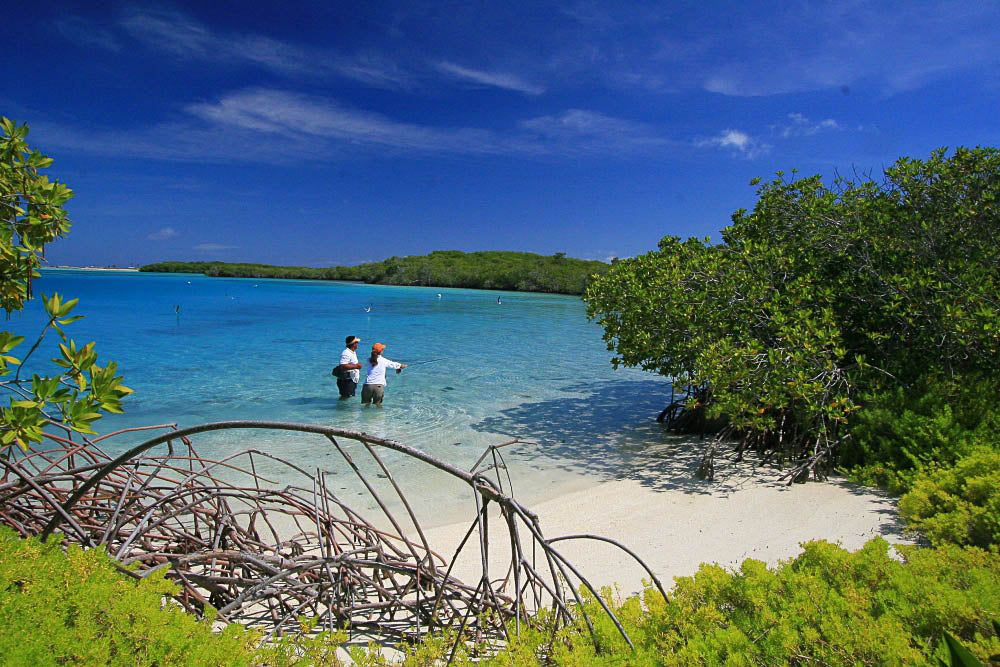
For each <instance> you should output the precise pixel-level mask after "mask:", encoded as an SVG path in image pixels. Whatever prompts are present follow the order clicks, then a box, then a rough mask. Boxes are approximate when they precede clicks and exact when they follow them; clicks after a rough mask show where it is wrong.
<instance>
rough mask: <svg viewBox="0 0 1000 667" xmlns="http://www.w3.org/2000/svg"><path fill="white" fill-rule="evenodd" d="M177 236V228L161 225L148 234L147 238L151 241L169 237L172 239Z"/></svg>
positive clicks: (164, 239) (163, 239)
mask: <svg viewBox="0 0 1000 667" xmlns="http://www.w3.org/2000/svg"><path fill="white" fill-rule="evenodd" d="M175 236H177V230H176V229H174V228H173V227H161V228H160V229H157V230H156V231H155V232H153V233H151V234H149V235H148V236H146V238H147V239H149V240H151V241H166V240H167V239H172V238H174V237H175Z"/></svg>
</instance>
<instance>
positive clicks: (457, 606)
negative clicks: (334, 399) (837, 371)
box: [0, 421, 665, 653]
mask: <svg viewBox="0 0 1000 667" xmlns="http://www.w3.org/2000/svg"><path fill="white" fill-rule="evenodd" d="M155 428H163V427H155ZM222 429H272V430H277V431H294V432H298V433H300V434H301V437H314V438H325V439H326V440H327V441H328V442H329V446H330V447H331V449H332V450H333V451H336V452H338V453H339V454H340V457H341V461H340V464H339V465H337V466H336V467H337V468H338V470H339V471H340V472H344V471H349V472H351V473H353V474H354V475H356V476H357V478H358V480H359V481H360V484H361V485H362V487H363V488H364V489H365V490H366V492H367V499H368V501H369V502H370V501H371V500H373V501H374V502H375V504H376V505H377V506H378V508H379V511H378V512H377V513H376V514H377V516H376V517H374V518H372V517H364V516H363V515H362V513H361V512H359V511H357V510H356V509H354V508H352V506H351V505H349V504H348V503H347V502H346V501H345V499H344V498H341V497H338V495H337V493H335V492H334V491H333V490H332V489H331V488H330V486H329V484H328V479H327V474H326V473H318V474H316V475H311V474H309V473H307V472H306V471H304V470H302V469H301V468H298V467H297V466H295V465H294V464H293V463H291V462H288V461H284V460H282V459H280V458H278V457H276V456H274V455H272V454H269V453H267V452H262V451H259V450H250V449H248V450H244V451H241V452H238V453H236V454H233V455H232V456H229V457H226V458H225V459H223V460H219V461H212V460H208V459H204V458H202V457H200V456H198V455H197V453H196V452H195V449H194V446H193V444H192V441H191V437H192V436H195V435H197V434H199V433H204V432H207V431H215V430H222ZM49 438H50V441H51V442H52V443H54V444H53V445H52V446H51V447H50V448H45V447H38V448H36V449H34V450H30V451H28V452H22V451H20V450H17V449H16V448H10V449H8V450H7V451H6V452H4V454H5V456H0V465H2V466H3V468H4V470H3V474H2V476H0V521H2V522H3V523H4V524H6V525H8V526H11V527H12V528H14V529H15V530H16V531H17V532H18V533H19V534H21V535H22V536H38V537H40V538H42V539H46V538H48V537H50V536H51V535H52V534H53V533H54V532H55V531H60V532H61V533H62V534H63V536H64V537H63V539H64V541H66V542H72V543H77V544H80V545H83V546H85V547H97V546H103V547H104V548H105V549H106V550H107V552H108V553H109V554H110V555H111V556H112V557H113V558H114V559H115V560H116V561H117V562H118V563H120V564H121V566H122V567H123V570H125V569H126V568H127V571H128V572H129V573H130V574H131V575H132V576H136V577H145V576H148V575H149V574H150V573H152V572H155V571H158V570H164V571H165V575H166V576H167V577H168V578H170V579H172V580H174V581H175V582H177V583H178V584H179V586H180V593H179V594H177V595H176V599H177V601H178V602H179V603H180V604H181V605H183V606H184V607H185V608H186V609H187V610H189V611H191V612H194V613H197V614H202V613H204V612H205V611H206V606H207V605H211V606H212V607H214V608H215V609H216V610H218V617H217V618H218V620H220V621H223V622H226V623H241V624H244V625H246V626H249V627H257V628H261V629H263V630H264V631H265V633H266V636H267V637H271V636H274V635H275V634H281V633H287V632H296V631H298V630H299V623H298V619H299V618H300V617H303V616H305V617H311V618H318V619H319V627H320V629H327V630H336V629H344V628H346V629H348V630H349V632H350V633H351V635H352V636H360V637H369V638H372V639H375V640H379V641H387V642H398V641H413V640H418V639H419V638H420V637H422V636H423V635H424V634H426V633H427V632H429V631H439V630H445V629H447V630H450V631H453V632H454V633H455V637H456V639H455V645H454V647H453V649H452V652H453V653H454V651H455V650H456V649H457V647H458V646H459V645H460V644H465V645H466V646H469V647H471V648H472V649H473V650H480V651H487V652H488V651H491V650H494V649H495V648H496V647H497V646H499V645H501V644H502V643H503V642H504V641H506V640H508V639H509V638H510V637H509V636H508V632H510V629H513V632H514V633H519V632H520V628H521V625H522V624H531V623H533V622H535V620H536V618H537V614H538V612H539V611H540V610H542V609H550V610H551V611H552V614H551V618H553V619H555V623H556V624H557V625H561V624H566V623H570V622H573V621H574V618H580V617H582V618H583V620H584V621H585V622H586V624H587V626H588V627H590V628H591V632H593V626H592V624H591V619H589V618H588V617H587V616H586V614H585V612H584V610H583V605H582V600H581V598H580V594H579V589H580V588H581V587H582V588H587V589H589V590H590V591H591V592H592V593H594V594H595V598H596V599H597V601H598V602H599V603H600V604H601V605H602V607H603V608H604V613H606V614H608V615H609V616H610V617H611V618H612V620H613V621H614V623H615V625H616V626H617V627H618V629H619V631H620V632H621V634H622V636H623V637H624V638H625V640H626V641H628V642H629V644H631V641H630V640H629V638H628V635H627V633H626V632H625V630H624V629H623V628H622V626H621V624H619V623H618V620H617V619H616V618H615V617H614V614H613V613H612V611H611V609H610V608H609V607H607V606H606V605H605V604H604V602H603V601H602V600H601V598H600V596H599V595H596V591H595V590H594V587H593V586H592V585H591V584H590V582H588V580H587V579H586V578H585V577H584V575H583V574H582V573H581V572H579V571H578V570H577V569H576V568H575V567H574V566H573V565H572V564H571V563H570V562H568V561H567V560H566V559H565V558H564V557H563V556H562V555H561V554H560V553H559V552H558V551H557V550H556V549H555V548H554V547H553V546H552V545H553V543H555V542H557V541H560V540H568V539H591V540H601V541H604V542H609V543H611V544H614V545H616V546H618V547H619V548H621V549H623V550H624V551H625V552H626V553H628V554H629V555H631V556H632V557H633V558H635V559H636V560H637V561H638V563H639V564H640V565H641V566H642V567H643V568H645V570H646V572H647V573H648V574H649V576H650V579H651V580H652V581H653V582H654V583H655V585H656V586H657V587H658V588H659V590H660V592H661V593H663V594H664V596H665V592H664V591H663V588H662V586H661V585H660V582H659V581H658V580H657V579H656V577H655V576H654V575H653V573H652V572H651V571H650V570H649V568H648V567H647V566H646V565H645V564H644V563H642V561H641V560H639V559H638V557H637V556H636V555H635V554H634V553H632V552H631V551H629V550H628V549H627V548H625V547H624V546H623V545H621V544H619V543H617V542H615V541H614V540H609V539H607V538H602V537H599V536H592V535H571V536H564V537H559V538H555V539H546V538H545V537H544V536H543V534H542V531H541V528H540V525H539V520H538V517H537V516H535V514H533V513H532V512H531V511H530V510H528V509H527V508H526V507H524V506H522V505H521V504H520V503H519V502H518V501H517V500H515V499H514V498H513V497H512V496H511V495H510V494H509V492H505V486H504V484H503V478H502V476H501V472H502V471H504V470H506V466H505V465H504V464H503V459H502V454H501V451H500V448H501V447H503V446H506V445H509V444H514V443H516V442H518V441H513V442H511V443H505V444H504V445H498V446H494V447H490V448H489V449H488V450H487V451H486V452H485V453H484V454H483V456H482V457H480V459H479V461H478V462H477V463H476V465H475V466H474V467H473V469H472V470H471V471H464V470H460V469H458V468H456V467H454V466H451V465H449V464H448V463H446V462H444V461H441V460H438V459H436V458H434V457H432V456H429V455H428V454H425V453H424V452H421V451H419V450H417V449H414V448H412V447H408V446H406V445H404V444H402V443H399V442H396V441H393V440H387V439H384V438H378V437H373V436H370V435H367V434H365V433H361V432H357V431H349V430H345V429H339V428H333V427H329V426H319V425H309V424H292V423H283V422H256V421H233V422H217V423H212V424H204V425H201V426H195V427H191V428H186V429H180V430H174V429H171V430H169V431H168V432H166V433H162V434H161V435H158V436H156V437H153V438H151V439H149V440H147V441H146V442H144V443H143V444H141V445H138V446H136V447H133V448H132V449H130V450H129V451H127V452H125V453H123V454H122V455H120V456H117V457H114V458H112V457H111V456H109V455H107V454H106V453H105V452H104V451H103V450H102V449H101V448H100V447H99V446H98V445H97V443H96V441H93V442H91V441H87V442H84V443H82V444H81V443H78V442H73V441H72V440H70V439H68V438H62V437H58V436H54V435H51V434H50V435H49ZM386 450H393V451H395V452H399V453H401V454H404V455H406V456H408V457H410V458H412V459H416V460H418V461H420V462H422V463H423V464H425V465H428V466H433V467H434V468H437V469H438V470H441V471H443V472H445V473H447V474H449V475H451V476H452V477H454V478H456V479H457V480H459V481H460V482H461V483H464V484H466V485H467V486H468V487H469V489H470V490H471V491H472V493H471V499H472V502H474V503H475V508H476V513H475V519H474V520H473V521H472V522H471V524H470V526H469V530H468V532H467V533H466V536H465V539H464V540H463V541H462V544H461V546H460V547H459V548H458V550H457V552H456V553H455V554H454V556H453V557H452V559H451V560H450V561H449V560H446V559H445V558H443V557H441V556H440V555H438V554H437V553H435V552H434V551H433V550H432V549H431V546H430V545H429V544H428V541H427V539H426V536H425V533H424V531H423V530H422V529H421V526H420V523H419V521H418V518H417V516H416V513H415V512H414V510H413V509H412V507H411V504H410V503H409V502H408V500H407V498H406V496H405V494H404V493H403V491H402V489H401V488H400V486H399V484H397V482H396V480H395V479H394V478H393V475H392V473H391V471H390V468H389V466H387V465H386V464H385V462H384V461H383V458H382V457H380V455H379V451H386ZM359 454H363V455H365V456H367V457H370V459H371V460H368V461H365V462H364V463H365V465H366V466H369V467H371V465H372V463H373V462H374V468H373V469H375V470H377V471H378V472H377V477H378V478H379V479H377V480H376V479H371V474H370V473H369V474H367V475H366V474H365V473H363V472H362V466H359V465H358V463H356V462H355V460H354V457H355V456H356V455H359ZM487 462H488V465H486V466H485V467H484V468H485V470H487V471H489V472H492V473H494V478H489V477H487V476H486V474H484V473H483V472H477V470H479V468H480V467H481V466H483V464H484V463H487ZM262 464H264V465H266V466H268V467H272V468H273V467H274V466H281V467H283V468H285V469H286V472H291V473H294V474H295V475H296V478H297V479H301V483H300V484H290V485H287V486H284V487H283V488H280V489H277V488H270V485H269V484H268V482H267V479H266V478H265V476H264V475H263V474H260V473H259V472H258V470H260V469H261V467H262ZM327 468H328V470H329V469H331V468H330V466H329V465H327ZM507 482H508V488H509V482H510V480H509V478H508V480H507ZM379 486H381V487H383V492H382V493H380V491H379V489H378V488H377V487H379ZM385 488H388V489H390V490H391V492H390V494H388V495H387V494H385V493H384V489H385ZM389 495H391V496H394V497H391V498H390V497H389ZM491 504H494V505H495V506H496V507H499V510H500V512H499V515H500V517H501V520H502V521H503V523H504V524H505V527H506V536H505V538H504V539H505V541H506V542H508V543H509V548H510V553H511V557H510V562H509V564H508V565H507V567H506V568H504V569H503V571H502V572H500V573H499V575H494V574H493V573H491V572H490V570H489V557H488V556H489V550H490V540H489V531H488V522H489V519H490V516H491V514H490V512H488V511H487V510H488V508H489V506H490V505H491ZM393 507H396V508H398V509H397V510H393V509H392V508H393ZM397 513H398V514H399V516H397ZM493 515H494V516H495V515H496V512H495V511H494V512H493ZM464 549H474V550H477V551H478V555H479V557H480V559H481V563H482V572H481V575H480V576H479V578H478V580H475V581H469V582H463V581H460V580H459V579H457V578H456V577H455V576H453V574H452V566H453V564H454V562H455V560H456V559H457V558H458V556H459V555H460V554H461V553H462V552H463V550H464Z"/></svg>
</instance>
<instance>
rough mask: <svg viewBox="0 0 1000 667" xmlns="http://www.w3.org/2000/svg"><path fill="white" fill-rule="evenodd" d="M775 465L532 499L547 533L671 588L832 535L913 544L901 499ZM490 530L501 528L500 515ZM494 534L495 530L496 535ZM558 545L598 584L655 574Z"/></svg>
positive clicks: (474, 555) (494, 569)
mask: <svg viewBox="0 0 1000 667" xmlns="http://www.w3.org/2000/svg"><path fill="white" fill-rule="evenodd" d="M779 476H780V472H779V471H776V470H775V469H773V468H770V467H768V468H754V466H753V465H751V464H750V463H746V462H744V463H740V464H733V463H730V462H728V461H725V460H722V459H717V465H716V478H715V480H714V481H712V482H703V481H700V480H693V479H692V480H690V482H691V483H690V484H680V485H676V486H673V487H672V488H671V487H663V486H660V487H659V488H658V487H657V485H655V484H650V483H649V481H648V478H646V477H644V476H642V475H636V476H633V477H632V478H629V477H626V478H623V479H617V480H611V481H604V482H598V483H595V484H593V485H591V486H589V487H586V488H581V489H578V490H575V491H572V492H570V493H567V494H564V495H561V496H559V497H556V498H552V499H549V500H545V501H543V502H541V503H539V504H536V505H532V506H530V509H531V510H532V511H534V512H535V513H536V514H537V515H538V516H539V520H540V523H541V528H542V531H543V533H544V535H545V537H546V538H548V539H552V538H554V537H557V536H562V535H571V534H583V533H586V534H596V535H601V536H604V537H608V538H611V539H614V540H616V541H619V542H621V543H622V544H624V545H626V546H627V547H629V548H630V549H632V550H633V551H635V552H636V553H637V554H638V555H639V556H640V557H641V558H642V559H643V560H644V561H645V562H646V564H647V565H648V566H649V567H650V568H651V569H652V570H653V572H654V573H655V574H656V576H657V577H658V578H659V579H660V580H661V582H662V583H663V585H664V587H665V588H666V589H667V590H668V591H669V589H670V588H672V587H673V584H674V582H673V578H674V577H678V576H689V575H692V574H694V573H695V572H696V571H697V570H698V566H699V564H700V563H718V564H720V565H722V566H723V567H726V568H728V569H734V568H737V567H738V566H739V565H740V564H741V563H742V562H743V561H744V560H746V559H748V558H754V559H759V560H762V561H764V562H766V563H768V564H769V565H775V564H777V563H778V561H780V560H785V559H789V558H791V557H793V556H796V555H797V554H799V553H800V552H801V551H802V549H801V547H800V544H801V543H802V542H805V541H809V540H816V539H824V540H827V541H830V542H835V543H839V544H840V545H841V546H843V547H845V548H847V549H850V550H852V551H853V550H857V549H858V548H860V547H861V546H862V545H863V544H864V543H865V542H867V541H868V540H870V539H871V538H873V537H875V536H879V535H881V536H882V537H884V538H885V539H886V540H888V541H889V542H890V543H908V542H910V541H911V540H909V539H908V538H907V536H905V535H903V533H902V525H901V521H900V519H899V517H898V515H897V512H896V499H895V498H892V497H889V496H886V495H882V494H880V493H878V492H877V491H874V490H871V489H867V488H864V487H859V486H856V485H853V484H850V483H848V482H845V481H843V480H837V479H831V480H829V481H826V482H818V481H809V482H806V483H803V484H795V485H792V486H787V485H785V483H784V482H782V481H779V480H778V477H779ZM468 527H469V524H468V523H464V522H463V523H457V524H450V525H444V526H438V527H435V528H431V529H429V530H428V531H427V534H428V538H429V540H430V543H431V546H432V548H434V549H435V550H437V551H438V552H439V553H441V554H442V555H443V556H445V557H446V558H450V557H451V556H452V554H454V551H455V547H456V546H457V544H458V543H459V542H460V540H461V539H462V537H463V536H464V535H465V532H466V530H467V529H468ZM491 527H494V528H497V529H499V528H500V522H499V521H492V522H491ZM492 532H493V531H491V533H492ZM490 544H491V577H492V576H494V573H496V574H502V571H503V568H504V567H505V561H506V559H507V558H508V556H507V551H506V550H505V548H504V547H505V540H504V539H503V538H502V536H501V534H500V533H499V532H498V533H497V534H496V537H495V538H494V537H491V540H490ZM556 546H557V549H558V550H559V551H560V552H561V553H562V554H563V555H565V556H566V557H567V558H568V559H569V560H570V561H571V562H572V563H573V564H574V565H575V566H577V568H578V569H579V570H580V571H581V572H582V573H583V574H584V575H585V576H586V577H587V578H588V579H590V581H591V583H593V584H595V585H597V586H604V585H609V586H610V585H616V587H617V590H618V592H619V593H620V594H621V595H629V594H631V593H634V592H637V591H639V590H641V588H642V580H643V579H644V578H647V579H648V575H646V573H645V572H644V571H643V570H642V568H641V567H639V566H638V565H637V564H636V563H635V561H634V560H632V559H631V558H630V557H629V556H627V555H626V554H624V553H623V552H621V551H620V550H619V549H617V548H616V547H614V546H613V545H610V544H606V543H601V542H596V541H591V540H573V541H566V542H561V543H559V544H558V545H556ZM466 552H467V553H463V557H462V558H460V559H459V561H458V567H457V569H456V574H457V575H458V576H459V578H462V579H464V580H466V581H469V580H473V579H475V578H477V577H478V573H479V568H480V562H481V561H480V560H479V555H478V551H475V550H470V549H467V550H466Z"/></svg>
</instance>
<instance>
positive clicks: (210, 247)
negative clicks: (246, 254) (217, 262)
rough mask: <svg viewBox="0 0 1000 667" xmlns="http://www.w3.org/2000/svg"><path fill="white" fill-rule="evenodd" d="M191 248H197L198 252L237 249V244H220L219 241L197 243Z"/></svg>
mask: <svg viewBox="0 0 1000 667" xmlns="http://www.w3.org/2000/svg"><path fill="white" fill-rule="evenodd" d="M191 249H192V250H197V251H198V252H213V251H216V250H238V249H239V246H238V245H221V244H219V243H199V244H198V245H196V246H194V247H192V248H191Z"/></svg>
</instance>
